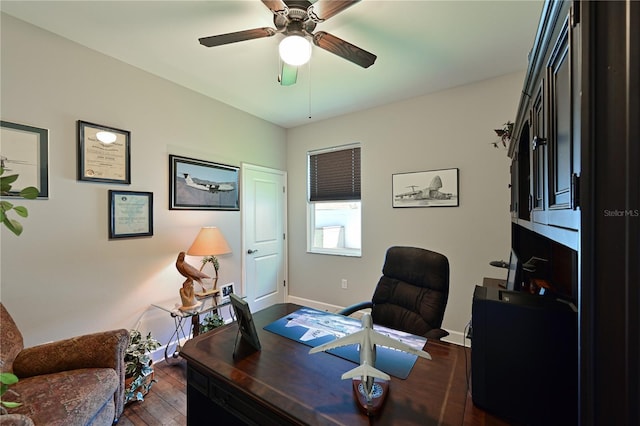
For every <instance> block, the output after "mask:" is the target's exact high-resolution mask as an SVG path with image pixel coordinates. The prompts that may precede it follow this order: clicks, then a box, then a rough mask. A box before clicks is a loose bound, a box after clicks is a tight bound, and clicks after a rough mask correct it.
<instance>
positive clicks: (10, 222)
mask: <svg viewBox="0 0 640 426" xmlns="http://www.w3.org/2000/svg"><path fill="white" fill-rule="evenodd" d="M3 174H4V168H3V167H0V195H3V196H6V195H13V194H15V192H14V193H12V192H11V186H12V184H13V183H14V182H15V181H16V180H18V175H9V176H2V175H3ZM38 193H39V192H38V189H37V188H35V187H33V186H29V187H26V188H23V189H22V190H21V191H20V192H19V193H18V195H19V196H20V197H22V198H26V199H28V200H34V199H36V198H38ZM11 210H13V211H14V212H15V213H16V214H17V215H18V216H21V217H27V216H28V215H29V212H28V211H27V208H26V207H23V206H15V205H13V203H11V202H9V201H7V200H1V201H0V222H2V223H3V224H4V226H5V227H6V228H7V229H8V230H10V231H11V232H13V233H14V234H16V235H20V234H22V224H21V223H20V222H18V221H17V220H15V219H10V218H9V216H8V213H9V212H10V211H11Z"/></svg>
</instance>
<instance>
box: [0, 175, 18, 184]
mask: <svg viewBox="0 0 640 426" xmlns="http://www.w3.org/2000/svg"><path fill="white" fill-rule="evenodd" d="M0 180H2V184H3V185H7V184H8V185H11V184H12V183H13V182H15V181H16V180H18V175H9V176H2V177H0Z"/></svg>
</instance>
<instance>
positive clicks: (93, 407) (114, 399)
mask: <svg viewBox="0 0 640 426" xmlns="http://www.w3.org/2000/svg"><path fill="white" fill-rule="evenodd" d="M0 328H1V329H0V345H1V347H0V371H2V372H12V373H13V374H15V375H16V376H18V378H19V379H20V380H19V382H18V383H16V384H15V385H13V386H11V388H10V389H11V390H12V391H13V392H15V394H14V393H13V392H12V393H9V392H8V393H6V394H5V395H4V396H3V400H7V401H16V402H20V403H22V405H21V406H19V407H17V408H12V409H9V410H8V411H9V413H10V414H12V415H11V416H0V423H2V424H5V423H7V424H11V423H9V421H10V420H9V419H10V418H14V419H15V418H17V417H20V415H21V416H24V417H27V418H29V419H31V420H32V421H33V423H35V424H36V425H39V424H47V425H65V426H68V425H111V424H113V423H114V422H116V421H117V419H118V418H119V416H120V415H121V414H122V411H123V409H124V373H125V371H124V355H125V350H126V348H127V345H128V344H129V333H128V332H127V330H124V329H122V330H113V331H106V332H101V333H95V334H89V335H84V336H79V337H73V338H70V339H65V340H60V341H57V342H53V343H46V344H43V345H38V346H34V347H31V348H27V349H24V343H23V339H22V334H21V333H20V330H18V328H17V326H16V324H15V323H14V321H13V319H12V318H11V315H10V314H9V312H7V310H6V309H5V307H4V305H3V304H2V303H0ZM2 417H6V420H3V419H2ZM14 424H20V423H14ZM24 424H29V423H28V420H26V423H24Z"/></svg>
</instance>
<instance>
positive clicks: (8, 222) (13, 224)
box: [2, 217, 22, 235]
mask: <svg viewBox="0 0 640 426" xmlns="http://www.w3.org/2000/svg"><path fill="white" fill-rule="evenodd" d="M2 223H4V226H6V227H7V229H8V230H9V231H11V232H13V233H14V234H16V235H20V234H22V225H21V224H20V222H18V221H17V220H13V219H9V218H7V217H5V220H3V221H2Z"/></svg>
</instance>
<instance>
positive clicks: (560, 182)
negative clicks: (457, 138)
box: [510, 2, 581, 250]
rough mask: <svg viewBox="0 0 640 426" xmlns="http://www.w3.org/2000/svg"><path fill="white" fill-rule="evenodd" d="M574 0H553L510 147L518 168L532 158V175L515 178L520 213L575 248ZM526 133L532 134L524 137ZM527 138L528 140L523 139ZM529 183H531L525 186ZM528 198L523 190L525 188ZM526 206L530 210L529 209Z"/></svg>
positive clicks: (576, 114) (576, 68)
mask: <svg viewBox="0 0 640 426" xmlns="http://www.w3.org/2000/svg"><path fill="white" fill-rule="evenodd" d="M573 12H574V6H573V5H572V4H571V2H557V3H553V4H552V7H549V8H548V11H547V16H549V17H552V18H553V21H549V22H547V25H546V26H543V27H541V28H542V31H540V32H539V34H538V39H537V40H536V42H537V47H536V49H535V52H536V53H537V56H536V57H533V58H531V63H530V69H529V76H528V79H527V81H526V82H525V89H524V92H525V93H526V94H528V96H526V97H524V98H523V100H522V101H521V103H520V108H519V111H518V119H517V121H516V127H515V132H514V134H515V135H516V138H515V139H514V146H513V148H512V149H510V151H511V155H512V158H513V159H514V160H515V161H516V163H517V166H516V167H515V168H516V169H518V170H523V169H524V167H525V164H520V163H521V161H522V159H523V158H524V159H527V160H528V159H529V158H530V160H531V161H530V164H527V165H528V166H529V177H528V178H527V177H524V176H522V174H520V175H519V176H518V180H519V182H518V183H516V184H514V183H512V191H513V194H512V197H513V198H516V197H517V198H518V199H519V200H521V201H520V202H519V203H518V209H519V214H518V215H516V216H517V217H518V218H519V219H522V220H523V221H526V222H530V223H523V226H525V227H527V228H529V229H535V230H536V232H539V233H541V234H544V235H546V236H548V237H549V238H551V239H554V240H557V241H560V242H562V243H563V244H566V245H568V246H569V247H571V248H573V249H574V250H576V249H577V248H578V247H577V246H578V239H577V233H576V232H575V231H577V230H578V228H579V226H580V211H579V205H578V196H577V191H578V186H577V181H578V180H579V176H580V168H579V164H580V160H579V158H580V143H579V141H580V127H579V123H580V100H581V99H580V81H581V79H580V72H579V71H580V70H579V66H578V64H579V59H580V48H579V47H580V43H579V40H580V26H579V23H578V22H577V20H575V19H573V16H574V15H573ZM525 136H526V138H527V139H528V140H526V139H525ZM525 142H528V143H525ZM527 184H528V187H527ZM527 190H528V194H527V198H528V201H527V203H523V202H522V201H524V200H525V197H523V196H522V194H521V193H522V191H527ZM527 208H528V210H529V211H528V212H527V211H526V209H527ZM567 230H568V231H569V232H567Z"/></svg>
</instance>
